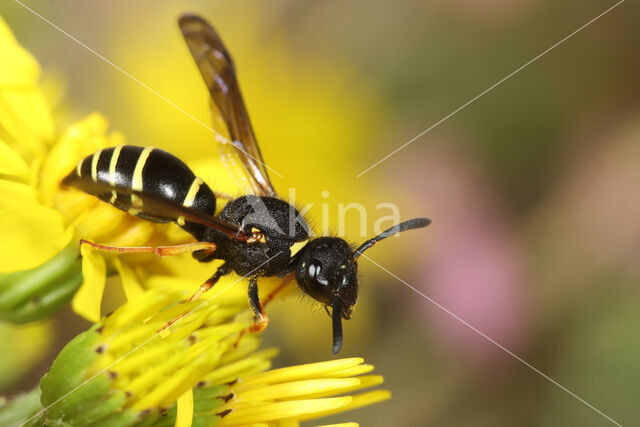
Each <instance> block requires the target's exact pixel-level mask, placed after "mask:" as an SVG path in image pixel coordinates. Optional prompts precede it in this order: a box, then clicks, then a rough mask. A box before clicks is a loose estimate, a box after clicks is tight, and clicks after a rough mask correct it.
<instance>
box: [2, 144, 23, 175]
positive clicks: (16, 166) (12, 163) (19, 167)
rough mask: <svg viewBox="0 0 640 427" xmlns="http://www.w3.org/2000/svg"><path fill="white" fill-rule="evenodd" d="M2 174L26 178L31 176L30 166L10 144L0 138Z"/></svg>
mask: <svg viewBox="0 0 640 427" xmlns="http://www.w3.org/2000/svg"><path fill="white" fill-rule="evenodd" d="M0 175H8V176H15V177H18V178H21V179H25V178H27V177H28V176H29V166H28V165H27V164H26V163H25V161H24V160H23V159H22V157H20V156H19V155H18V153H16V152H15V151H14V150H13V149H12V148H11V147H9V145H8V144H7V143H6V142H4V141H3V140H2V139H0Z"/></svg>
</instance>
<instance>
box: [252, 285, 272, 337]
mask: <svg viewBox="0 0 640 427" xmlns="http://www.w3.org/2000/svg"><path fill="white" fill-rule="evenodd" d="M249 305H250V306H251V310H253V313H254V314H255V315H256V321H255V323H254V324H253V325H251V326H250V327H249V332H251V333H254V332H261V331H263V330H264V329H265V328H266V327H267V325H268V324H269V318H268V317H267V314H266V313H265V312H264V308H263V307H262V303H261V302H260V297H259V296H258V276H253V277H251V278H249Z"/></svg>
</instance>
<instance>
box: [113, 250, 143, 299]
mask: <svg viewBox="0 0 640 427" xmlns="http://www.w3.org/2000/svg"><path fill="white" fill-rule="evenodd" d="M113 264H114V265H115V267H116V269H117V270H118V274H119V275H120V281H121V282H122V290H124V294H125V296H126V297H127V301H131V300H132V299H133V298H135V297H137V296H139V295H141V294H142V292H143V289H142V286H141V285H140V282H139V281H138V278H137V277H136V274H135V273H134V272H133V270H132V269H131V267H129V266H128V265H126V264H125V263H123V262H122V261H121V260H120V258H117V257H116V258H114V260H113Z"/></svg>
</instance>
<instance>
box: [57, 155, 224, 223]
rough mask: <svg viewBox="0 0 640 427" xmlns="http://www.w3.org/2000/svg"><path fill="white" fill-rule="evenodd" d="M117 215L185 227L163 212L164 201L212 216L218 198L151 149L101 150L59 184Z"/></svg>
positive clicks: (183, 167) (177, 163)
mask: <svg viewBox="0 0 640 427" xmlns="http://www.w3.org/2000/svg"><path fill="white" fill-rule="evenodd" d="M63 183H64V184H65V185H70V186H72V187H76V188H78V189H80V190H82V191H85V192H87V193H89V194H92V195H94V196H97V197H98V198H100V199H101V200H103V201H105V202H107V203H110V204H112V205H113V206H115V207H116V208H118V209H121V210H123V211H126V212H129V213H130V214H131V215H136V216H139V217H141V218H144V219H147V220H150V221H155V222H171V221H175V222H177V223H178V224H179V225H182V226H184V225H185V221H184V218H182V217H179V218H173V217H171V216H169V215H168V214H167V213H166V212H163V209H162V204H161V203H160V204H158V203H147V204H146V205H145V199H146V196H150V197H151V198H153V199H154V200H158V199H159V200H167V201H170V202H172V203H174V204H180V205H182V206H184V207H187V208H191V209H196V210H199V211H201V212H204V213H206V214H208V215H214V213H215V209H216V197H215V195H214V194H213V192H212V191H211V189H210V188H209V186H208V185H207V184H206V183H204V182H203V181H202V180H201V179H200V178H198V177H196V176H195V175H194V173H193V172H192V171H191V169H189V167H188V166H187V165H186V164H184V162H182V160H180V159H178V158H177V157H175V156H173V155H171V154H169V153H167V152H166V151H164V150H160V149H158V148H152V147H137V146H134V145H121V146H118V147H111V148H105V149H103V150H100V151H97V152H95V153H94V154H92V155H91V156H88V157H86V158H84V159H83V160H81V161H80V162H79V163H78V166H77V167H76V169H75V170H74V171H73V172H71V173H70V174H69V175H68V176H67V177H66V178H65V179H64V181H63Z"/></svg>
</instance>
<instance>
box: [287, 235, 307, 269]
mask: <svg viewBox="0 0 640 427" xmlns="http://www.w3.org/2000/svg"><path fill="white" fill-rule="evenodd" d="M307 243H309V241H308V240H303V241H302V242H297V243H294V244H293V245H291V256H294V255H295V254H297V253H298V252H300V249H302V248H304V247H305V246H307ZM303 267H304V265H303Z"/></svg>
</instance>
